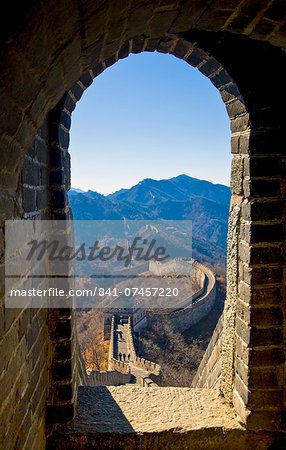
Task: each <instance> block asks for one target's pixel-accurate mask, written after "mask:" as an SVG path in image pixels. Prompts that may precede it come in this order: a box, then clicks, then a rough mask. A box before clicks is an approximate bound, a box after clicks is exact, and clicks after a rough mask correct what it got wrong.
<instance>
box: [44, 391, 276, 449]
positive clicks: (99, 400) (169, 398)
mask: <svg viewBox="0 0 286 450" xmlns="http://www.w3.org/2000/svg"><path fill="white" fill-rule="evenodd" d="M274 439H275V437H273V436H271V435H268V434H266V433H253V432H249V431H247V430H245V428H244V427H243V426H242V425H241V424H240V423H239V421H238V418H237V417H236V415H235V413H234V411H233V410H232V408H231V407H229V406H228V405H227V404H226V403H224V401H223V399H222V398H221V397H220V395H219V392H218V391H217V390H214V389H191V388H179V387H149V388H144V387H140V386H137V385H132V384H128V385H123V386H108V387H106V386H82V387H80V388H79V395H78V409H77V415H76V417H75V419H74V420H73V422H71V423H70V424H69V425H66V426H63V427H61V428H59V429H58V430H57V432H55V433H54V434H53V435H52V436H51V437H50V438H49V440H48V442H47V449H49V450H50V449H53V450H54V449H57V450H90V449H100V450H103V449H114V450H127V449H134V450H135V449H136V450H137V449H140V450H141V449H142V450H143V449H144V450H149V449H150V450H163V449H164V450H165V449H166V450H167V449H174V450H181V449H186V450H187V449H194V450H198V449H208V450H209V449H213V450H216V449H218V450H221V449H227V450H229V449H230V448H231V449H232V450H236V449H237V450H242V449H252V448H259V450H266V449H268V448H269V446H270V445H271V443H273V441H274Z"/></svg>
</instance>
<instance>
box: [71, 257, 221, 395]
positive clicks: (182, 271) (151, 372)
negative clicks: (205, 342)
mask: <svg viewBox="0 0 286 450" xmlns="http://www.w3.org/2000/svg"><path fill="white" fill-rule="evenodd" d="M149 271H150V272H151V273H153V274H154V275H155V276H158V277H160V276H174V275H175V276H184V277H190V278H191V279H192V280H195V281H196V285H197V286H199V289H197V290H196V291H195V292H193V294H192V295H190V296H189V297H187V298H185V299H184V300H182V301H179V302H178V303H177V304H176V308H175V309H169V310H166V311H165V313H166V314H168V319H169V320H170V323H171V324H172V325H173V326H174V328H176V330H178V331H180V332H182V331H184V330H185V329H186V328H189V327H190V326H192V325H194V324H196V323H198V322H199V321H200V320H201V319H202V318H203V317H204V316H206V315H207V314H208V313H209V312H210V310H211V308H212V307H213V304H214V301H215V296H216V280H215V276H214V274H213V272H212V271H211V270H210V269H208V268H207V267H205V266H204V265H202V264H200V263H198V262H197V261H195V260H183V259H174V260H172V261H170V262H168V263H165V264H160V263H157V262H156V263H155V262H153V261H150V265H149ZM123 312H125V316H126V317H125V319H123V320H122V319H121V317H123V316H122V315H121V314H119V313H123ZM126 313H127V315H126ZM129 314H130V315H129ZM131 314H132V312H131V310H130V311H129V313H128V311H123V310H122V311H119V312H118V311H117V314H115V313H114V315H113V316H112V319H111V326H110V328H109V336H110V344H109V355H108V370H107V371H105V372H100V371H94V370H93V371H91V372H90V373H89V374H87V373H86V371H85V368H84V363H83V360H82V357H81V356H80V365H79V366H80V383H81V384H82V385H88V386H103V385H106V386H110V385H114V386H117V385H121V384H129V383H137V384H139V385H140V386H150V385H160V378H161V369H160V366H159V365H158V364H156V363H154V362H151V361H148V360H146V359H144V358H141V357H139V356H137V354H136V349H135V346H134V339H133V332H134V327H133V323H134V318H133V317H132V315H131ZM120 354H121V355H123V354H125V355H126V356H125V358H123V357H120ZM215 354H216V353H215ZM128 355H129V358H128ZM205 358H206V356H205ZM213 358H214V357H212V359H213ZM201 366H202V365H201ZM201 366H200V367H201ZM203 367H204V370H203V369H199V372H200V371H201V372H203V373H199V374H197V376H196V380H197V381H200V383H201V384H203V385H204V384H205V377H207V378H209V375H208V372H209V371H211V369H212V367H213V366H211V367H210V368H209V365H206V361H204V365H203ZM219 367H220V366H219V365H217V368H216V369H217V370H218V368H219ZM206 369H208V370H206ZM217 370H216V372H215V373H217ZM219 375H220V373H219V374H217V376H218V377H219ZM213 376H214V375H212V377H213Z"/></svg>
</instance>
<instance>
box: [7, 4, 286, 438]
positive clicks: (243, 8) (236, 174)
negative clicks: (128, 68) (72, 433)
mask: <svg viewBox="0 0 286 450" xmlns="http://www.w3.org/2000/svg"><path fill="white" fill-rule="evenodd" d="M284 19H285V6H284V5H283V2H280V1H279V0H270V1H252V2H248V1H245V0H242V1H238V2H233V1H232V0H229V1H228V0H225V1H223V2H221V1H220V0H217V1H214V2H201V1H196V0H187V1H184V2H182V1H179V0H178V1H176V0H174V1H173V0H172V1H170V0H160V1H157V0H156V1H155V0H147V1H146V0H136V1H135V0H134V1H133V0H130V2H125V1H122V2H121V1H118V0H109V1H98V2H90V1H88V0H69V1H67V0H64V1H62V2H56V1H54V0H47V1H40V0H34V1H33V2H25V4H23V5H21V8H18V9H16V10H15V7H14V5H13V4H12V3H11V10H10V14H9V12H8V13H7V15H6V16H5V22H6V24H7V25H8V26H7V30H8V31H6V30H5V29H4V27H2V29H1V42H2V43H3V50H2V51H1V54H0V58H1V91H0V92H1V97H2V98H1V100H2V109H1V115H0V129H1V140H0V146H1V164H2V166H1V171H0V189H1V196H0V205H1V206H0V208H1V209H0V211H1V220H2V221H4V220H6V219H9V218H13V217H17V218H23V217H42V218H43V217H45V218H46V217H49V214H50V211H49V197H50V189H49V186H47V183H45V181H44V178H45V171H44V168H45V167H47V163H48V157H49V153H48V152H47V151H46V147H45V139H46V137H47V135H48V133H47V127H46V125H47V121H46V120H45V119H46V117H47V114H48V112H49V111H51V110H52V109H53V108H55V106H56V105H57V104H58V102H59V101H60V99H61V98H62V96H63V95H64V93H65V92H66V91H67V90H68V89H69V88H70V86H73V85H74V83H76V82H77V80H79V79H80V78H81V77H82V76H83V74H85V73H86V72H87V71H88V70H89V69H92V70H93V68H94V67H97V66H98V64H100V63H101V64H102V62H103V61H105V64H107V65H108V64H112V63H113V62H115V61H116V58H118V57H119V53H118V52H119V50H120V51H121V52H122V53H121V54H120V56H123V55H124V52H125V53H126V52H127V53H128V51H129V50H130V49H131V50H132V51H134V52H140V51H142V49H143V46H144V45H145V42H146V41H148V48H147V47H145V50H148V49H149V50H155V48H158V49H159V48H160V51H164V52H168V51H170V50H171V51H174V50H175V49H176V47H173V48H171V47H170V46H169V44H171V45H172V43H173V42H174V39H175V40H176V39H177V40H178V39H182V40H184V41H188V42H190V43H191V45H194V44H195V43H198V45H197V47H198V48H199V49H200V51H198V53H199V55H198V58H199V62H198V64H200V63H201V66H200V68H201V69H202V70H205V71H206V70H210V67H209V66H208V65H207V61H205V62H204V60H203V59H201V57H202V56H200V55H202V53H201V52H205V54H209V55H212V57H213V58H214V59H216V60H217V61H219V62H220V64H221V65H222V66H223V67H224V69H225V71H226V72H227V73H228V74H229V75H230V76H231V78H232V79H234V80H235V82H236V84H237V86H238V88H239V91H240V92H241V94H242V96H243V98H244V102H245V105H246V108H247V111H248V113H249V115H248V114H242V115H241V116H240V114H238V115H237V116H236V113H234V114H235V116H234V117H233V119H232V120H231V127H232V132H233V138H232V152H233V154H234V160H233V169H232V173H233V175H232V191H233V200H232V211H231V215H230V229H231V230H233V231H231V234H230V236H231V238H229V242H228V248H229V264H228V267H229V270H230V273H229V275H228V299H227V305H226V309H225V325H228V326H229V328H230V329H231V330H232V334H231V335H229V334H226V336H227V337H228V339H226V340H225V341H224V342H223V345H222V366H223V367H225V370H224V372H223V373H222V376H221V378H222V384H223V385H224V388H223V392H224V394H225V395H226V396H227V397H228V398H229V399H231V397H232V385H233V380H234V387H235V389H234V394H235V395H234V397H233V400H234V402H235V406H236V409H237V411H238V412H239V414H240V415H241V416H242V418H243V420H244V421H245V422H246V423H247V426H249V427H250V428H254V429H263V430H269V429H276V430H277V429H281V417H282V414H283V411H285V404H283V382H285V372H283V370H285V369H284V368H283V367H284V366H283V364H284V361H285V357H284V352H283V347H282V341H283V332H284V336H285V316H286V312H285V306H283V305H285V295H286V293H285V276H284V284H283V269H284V267H285V252H284V239H285V238H284V235H285V234H284V229H283V225H282V224H283V223H284V222H285V221H284V218H285V215H286V214H285V213H286V209H285V195H286V187H285V185H286V184H285V150H284V147H283V146H284V127H285V124H284V117H285V114H284V111H283V106H284V104H285V97H286V93H285V81H284V78H283V77H284V74H285V61H286V59H285V50H286V39H285V24H284ZM136 36H142V38H140V37H139V38H136ZM143 41H144V43H143ZM126 42H127V43H128V44H126ZM124 44H125V45H124ZM130 46H131V47H130ZM177 50H178V48H177ZM179 51H180V50H178V52H179ZM182 51H183V50H182ZM177 56H179V57H182V56H180V55H179V54H178V55H177ZM194 56H195V55H194V54H193V57H194ZM210 64H211V63H210ZM208 67H209V69H208ZM219 73H221V74H223V71H222V72H219ZM214 81H215V79H214ZM216 82H217V83H220V81H219V79H218V80H217V81H216ZM230 86H231V85H230ZM217 87H218V88H220V86H219V85H217ZM233 94H234V93H233V92H231V90H230V92H228V91H227V90H225V91H224V93H223V95H224V96H225V101H228V100H227V97H228V99H229V100H231V98H232V97H231V96H232V95H233ZM74 95H76V94H75V93H74ZM234 95H235V96H237V94H234ZM235 98H236V97H235ZM233 100H234V99H233ZM240 103H241V102H240V101H238V103H237V102H236V101H229V104H228V107H229V108H233V110H235V108H240V107H241V104H240ZM54 112H55V111H53V113H54ZM54 117H55V116H54ZM57 120H58V119H55V121H56V122H57ZM67 120H68V119H67ZM58 122H59V120H58ZM58 122H57V123H58ZM43 123H44V126H43V127H42V128H41V130H40V131H39V133H38V134H37V136H36V139H35V140H34V142H33V139H34V138H35V135H36V132H37V131H36V130H38V129H39V127H41V125H43ZM63 131H64V129H63ZM54 132H55V133H56V135H54V136H52V134H51V133H49V138H50V140H51V146H53V145H54V144H55V142H57V141H59V139H63V138H64V136H65V134H64V133H63V132H61V135H62V136H61V138H60V135H59V134H58V135H57V129H54ZM31 144H32V147H31V148H30V153H29V155H28V157H29V158H28V161H29V165H28V166H29V167H27V165H26V167H24V169H25V170H24V173H23V172H22V174H21V176H20V178H19V174H20V172H21V169H22V167H23V161H24V157H25V154H26V153H27V151H28V150H29V147H30V146H31ZM58 156H59V157H60V158H61V154H60V153H59V154H58ZM65 164H66V167H67V166H68V159H67V160H65ZM36 166H37V170H35V168H36ZM56 172H57V171H56V170H55V171H54V174H53V175H52V176H53V177H56V176H58V175H59V176H60V177H61V176H62V175H61V174H60V172H61V170H59V171H58V172H59V173H58V174H57V173H56ZM24 177H25V180H26V181H25V182H24V181H23V180H24ZM51 181H52V186H53V190H52V191H54V192H53V196H54V197H52V204H53V206H54V208H56V209H57V210H58V211H54V213H55V212H57V213H59V214H60V213H61V212H64V214H65V211H60V210H61V209H62V206H63V207H65V197H64V196H63V195H62V194H61V192H60V191H61V189H58V188H57V187H56V185H57V186H61V185H63V179H61V180H60V182H59V184H57V183H58V182H56V179H55V178H54V179H52V180H51ZM64 181H65V182H66V183H67V185H68V177H67V179H66V180H64ZM41 183H45V185H46V188H47V189H46V191H44V190H43V192H44V194H45V195H42V191H41V189H40V187H41V185H42V184H41ZM39 185H40V186H39ZM32 193H33V195H31V194H32ZM26 194H27V195H26ZM56 202H58V203H57V204H56ZM61 202H62V203H61ZM42 213H43V214H42ZM62 218H65V215H63V216H62ZM1 225H3V222H2V224H1ZM0 240H1V247H3V246H4V244H3V236H2V234H1V233H0ZM2 260H3V255H2ZM2 260H1V261H2ZM232 263H233V264H234V266H235V267H231V264H232ZM1 269H2V266H1ZM283 286H284V287H283ZM238 291H239V292H238ZM1 295H2V293H1ZM2 297H3V295H2ZM1 301H2V300H1ZM3 317H4V319H3ZM235 317H236V323H237V325H236V326H237V329H236V332H235V333H234V326H233V325H234V319H235ZM66 319H67V320H66ZM66 319H63V320H61V321H58V322H59V323H58V324H57V323H56V325H58V331H59V332H60V334H61V336H62V339H61V341H60V344H61V345H59V347H58V349H57V350H58V354H60V355H61V358H62V359H61V360H60V361H61V363H62V364H61V366H62V372H61V373H62V374H63V376H69V377H70V378H72V375H71V374H72V371H73V366H72V364H70V361H71V354H72V352H73V351H72V350H71V339H70V337H71V335H72V333H71V332H70V330H71V321H70V319H69V315H67V318H66ZM45 320H46V317H45V316H44V315H43V314H42V313H41V314H39V315H38V316H37V317H36V316H35V317H32V315H29V312H27V311H24V312H15V313H14V315H13V312H11V311H9V312H7V311H5V309H3V308H2V307H1V309H0V339H1V341H0V345H1V351H2V348H3V347H4V349H5V347H7V348H8V349H9V346H7V344H6V342H8V343H9V342H10V341H9V339H11V342H13V344H14V343H15V346H16V345H17V347H16V348H15V351H14V350H13V354H12V353H11V358H10V359H11V361H12V362H13V364H14V363H15V367H16V368H19V374H20V381H21V380H23V385H22V384H20V381H19V379H17V380H15V383H14V386H12V385H11V379H13V378H14V373H12V374H11V373H10V372H9V371H11V370H12V368H13V364H10V365H9V364H8V361H9V358H8V357H7V354H4V358H3V367H4V369H3V371H2V366H1V373H2V374H3V373H4V375H5V381H6V380H7V385H6V386H5V388H6V387H7V389H8V390H9V395H10V396H11V398H12V403H13V402H14V400H15V407H17V408H20V409H21V408H22V412H20V413H19V414H18V417H15V420H14V421H13V423H12V425H11V426H10V425H9V421H10V418H11V417H12V415H11V414H12V412H11V411H8V410H6V408H5V411H4V413H3V409H2V410H0V422H1V425H2V427H4V428H5V426H6V428H7V430H9V435H10V436H11V438H10V441H11V446H13V439H14V438H15V436H16V437H17V434H18V438H19V439H24V437H25V439H26V438H29V442H31V439H33V438H34V441H33V442H37V443H38V442H41V443H42V442H43V439H44V438H43V436H44V432H43V421H44V412H43V409H44V407H43V404H44V400H45V389H46V385H45V381H44V377H43V373H45V370H46V369H45V361H42V360H41V358H38V360H37V356H38V355H39V354H40V350H39V347H40V348H41V339H43V340H44V339H45ZM3 324H4V325H3ZM283 326H284V329H283ZM224 328H225V327H224ZM15 330H16V331H15ZM23 330H25V332H24V331H23ZM23 333H25V334H24V335H23ZM64 334H65V336H67V339H66V341H65V340H64V338H63V335H64ZM3 336H4V337H3ZM11 336H12V337H11ZM23 336H24V338H25V339H24V340H26V341H27V343H26V345H27V348H28V350H29V355H31V356H33V360H35V364H34V365H33V366H32V365H31V364H30V365H29V367H28V366H27V361H26V360H25V357H24V356H23V355H24V353H25V351H26V347H25V346H24V344H23ZM68 337H69V339H68ZM23 348H24V350H23ZM6 353H7V352H6ZM27 354H28V353H27ZM30 361H32V358H30V360H29V363H30ZM55 362H57V361H56V360H55ZM233 362H234V363H233ZM1 363H2V361H1ZM26 366H27V369H25V368H26ZM23 367H24V370H23ZM55 367H56V366H55ZM38 368H40V369H39V370H38ZM58 368H59V366H58ZM233 372H234V373H233ZM50 373H51V371H49V376H50ZM66 374H67V375H66ZM4 375H3V376H4ZM9 375H11V376H10V377H9ZM37 377H38V378H37ZM27 380H29V381H27ZM25 383H26V384H25ZM33 385H34V386H33ZM59 385H60V386H61V391H60V389H59V390H58V391H57V392H55V394H56V395H55V396H54V397H55V398H54V399H53V400H55V403H56V400H59V405H58V407H57V408H54V409H52V411H51V417H50V419H51V421H52V422H53V423H55V422H57V421H58V420H68V419H69V418H70V417H71V415H72V413H73V405H74V396H75V392H74V391H73V390H72V387H71V385H70V384H68V383H62V384H59ZM18 393H21V395H20V396H18ZM22 394H23V399H21V400H20V397H21V396H22ZM29 395H30V397H29ZM32 396H33V398H36V399H37V398H41V403H40V409H37V407H33V411H34V412H33V420H34V424H35V426H34V427H33V430H34V431H33V430H31V432H29V436H28V435H27V432H26V430H24V431H25V432H22V428H21V427H20V425H21V424H22V422H25V420H26V419H27V417H28V419H27V420H29V414H30V412H31V411H30V409H31V406H29V407H28V408H26V406H27V404H26V403H24V402H26V401H27V398H28V399H29V398H32ZM21 402H23V403H21ZM54 406H55V405H54ZM48 410H49V408H48ZM23 411H24V412H23ZM26 411H28V413H29V414H28V415H25V414H26ZM35 411H36V412H35ZM39 411H40V412H39ZM30 415H31V414H30ZM30 419H31V417H30ZM37 426H38V428H37ZM36 428H37V430H36V431H35V429H36ZM10 430H11V432H10ZM38 430H41V431H38ZM13 433H14V435H13ZM15 433H16V434H15ZM33 433H34V434H33ZM6 439H7V442H8V437H7V435H6ZM37 439H38V440H37ZM41 439H42V440H41ZM10 441H9V443H10ZM18 446H21V445H20V443H18ZM30 446H32V445H30ZM38 446H39V445H38Z"/></svg>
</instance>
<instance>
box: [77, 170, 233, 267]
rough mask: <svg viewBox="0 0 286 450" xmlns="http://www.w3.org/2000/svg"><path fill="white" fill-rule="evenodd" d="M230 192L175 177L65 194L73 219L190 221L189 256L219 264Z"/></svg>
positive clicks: (207, 183)
mask: <svg viewBox="0 0 286 450" xmlns="http://www.w3.org/2000/svg"><path fill="white" fill-rule="evenodd" d="M230 197H231V192H230V188H229V187H227V186H224V185H221V184H213V183H210V182H208V181H204V180H198V179H196V178H192V177H189V176H187V175H179V176H177V177H174V178H171V179H169V180H153V179H150V178H147V179H144V180H143V181H141V182H139V183H138V184H136V185H135V186H133V187H131V188H130V189H121V190H119V191H117V192H115V193H114V194H110V195H107V196H104V195H101V194H99V193H97V192H94V191H90V190H89V191H87V192H82V191H80V190H78V189H73V188H72V189H71V190H70V191H69V200H70V203H71V206H72V211H73V217H74V219H76V220H80V219H108V220H112V219H122V218H126V219H171V220H192V227H193V256H194V257H195V258H197V259H199V260H201V261H208V262H212V263H215V262H218V263H223V262H224V261H225V256H226V237H227V222H228V211H229V203H230Z"/></svg>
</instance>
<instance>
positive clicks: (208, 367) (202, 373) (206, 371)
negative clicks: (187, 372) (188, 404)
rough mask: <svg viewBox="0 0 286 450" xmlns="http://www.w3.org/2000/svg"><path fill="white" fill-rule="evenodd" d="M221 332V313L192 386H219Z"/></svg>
mask: <svg viewBox="0 0 286 450" xmlns="http://www.w3.org/2000/svg"><path fill="white" fill-rule="evenodd" d="M222 333H223V315H222V316H221V317H220V318H219V321H218V323H217V325H216V328H215V330H214V332H213V335H212V337H211V340H210V342H209V345H208V347H207V349H206V351H205V353H204V356H203V359H202V361H201V363H200V365H199V368H198V370H197V373H196V375H195V377H194V379H193V382H192V387H194V388H202V387H204V388H213V389H214V388H216V389H218V388H219V387H220V377H221V347H222Z"/></svg>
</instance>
